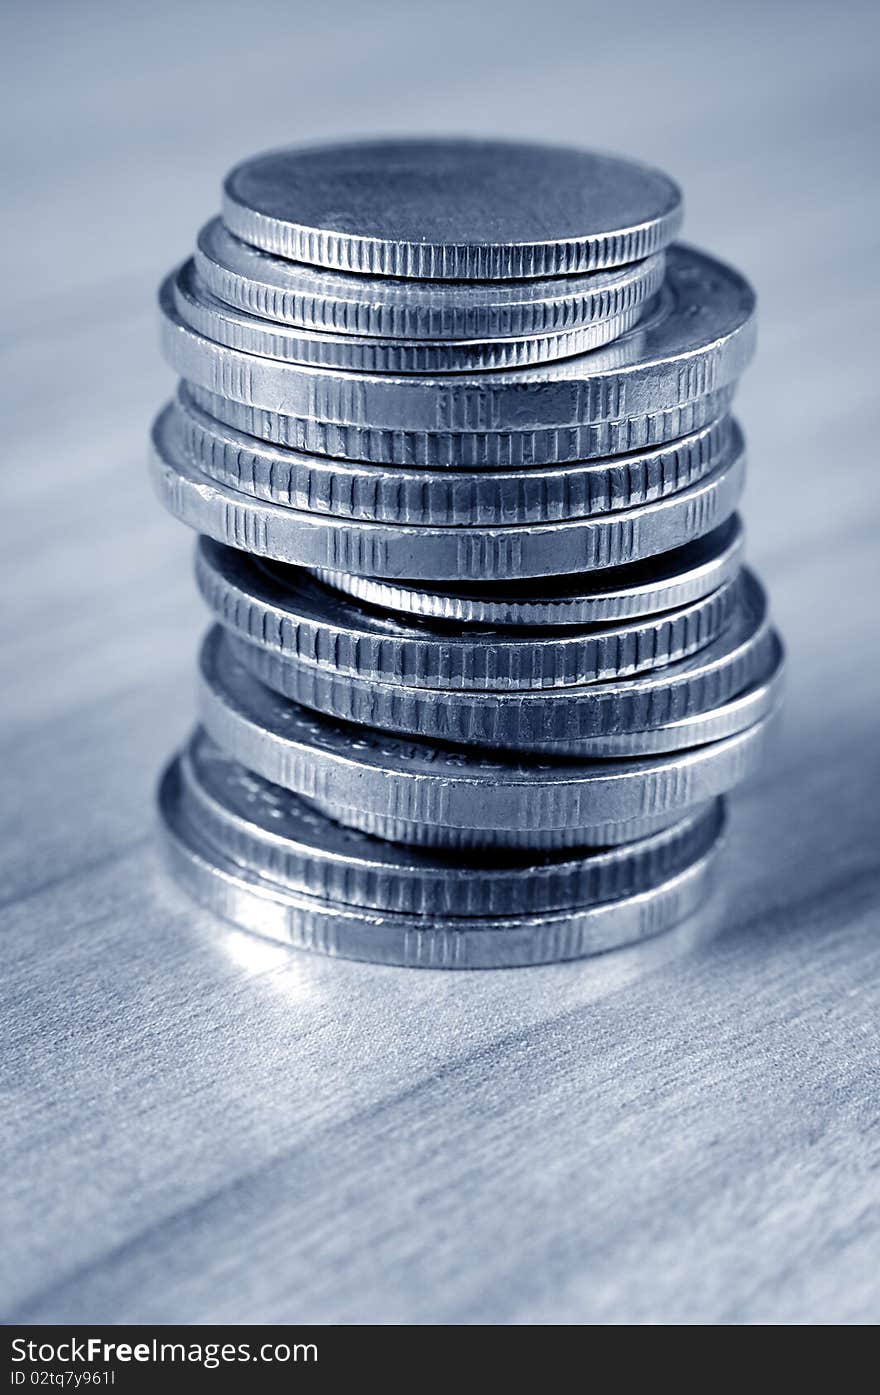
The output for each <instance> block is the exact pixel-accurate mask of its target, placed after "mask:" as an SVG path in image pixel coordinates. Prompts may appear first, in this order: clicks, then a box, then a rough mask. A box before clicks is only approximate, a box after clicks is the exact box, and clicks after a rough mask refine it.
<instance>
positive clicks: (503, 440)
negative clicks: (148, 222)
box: [184, 336, 736, 478]
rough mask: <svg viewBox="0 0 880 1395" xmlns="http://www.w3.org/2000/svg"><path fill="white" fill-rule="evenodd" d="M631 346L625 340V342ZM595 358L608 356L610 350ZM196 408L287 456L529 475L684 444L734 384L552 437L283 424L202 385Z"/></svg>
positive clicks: (725, 402)
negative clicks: (288, 453)
mask: <svg viewBox="0 0 880 1395" xmlns="http://www.w3.org/2000/svg"><path fill="white" fill-rule="evenodd" d="M624 338H626V336H624ZM595 353H596V354H599V353H602V354H605V353H607V350H606V349H601V350H598V349H597V350H596V351H595ZM184 386H185V390H186V391H187V392H188V394H189V395H190V397H191V398H192V400H193V401H194V402H197V403H198V405H199V406H200V407H201V408H202V409H203V410H204V411H205V412H207V413H209V414H210V415H211V416H212V417H214V418H215V419H216V420H217V421H220V422H223V423H224V424H225V425H227V426H232V427H235V428H236V429H237V430H239V431H242V432H244V433H246V434H247V435H250V436H256V437H258V438H259V439H260V440H261V441H266V442H268V443H270V444H272V445H277V446H283V447H285V448H286V449H288V450H297V451H303V452H305V453H307V454H310V455H325V456H327V457H328V458H330V459H332V460H333V462H334V464H336V463H337V462H338V461H340V460H348V461H351V462H353V461H358V460H359V461H362V462H363V463H365V464H368V463H373V464H376V463H378V464H385V465H386V466H394V465H401V466H408V467H412V468H415V469H419V470H421V469H425V470H450V471H455V472H456V473H457V475H458V476H459V478H460V477H461V476H462V474H463V473H464V472H465V471H466V470H481V471H486V470H495V469H497V470H530V469H532V468H537V469H540V468H546V467H547V466H551V465H554V464H556V465H560V466H561V465H568V464H573V463H577V462H579V461H580V462H583V461H584V460H599V459H602V460H604V459H606V458H607V457H612V456H621V455H626V454H628V453H630V452H632V451H641V450H645V449H650V448H652V447H654V446H658V445H666V444H670V443H678V442H679V441H680V440H681V438H682V437H684V436H689V435H691V434H693V433H694V432H696V431H700V430H702V428H703V427H704V426H708V425H709V423H710V422H714V421H717V420H718V418H719V417H723V416H724V414H725V413H726V412H728V411H729V410H730V405H731V403H732V401H733V398H734V393H735V390H736V382H735V381H734V382H732V383H728V384H726V386H724V387H722V388H718V389H717V391H715V392H707V393H705V394H704V395H702V396H700V397H697V398H695V399H694V401H693V402H685V403H682V404H680V405H679V406H677V407H673V408H669V409H668V410H665V411H659V412H649V413H647V414H644V415H641V416H639V415H635V416H625V417H622V418H620V419H618V420H615V421H604V422H599V423H593V424H592V425H590V426H583V427H575V426H572V427H554V428H552V429H551V430H547V431H497V430H491V431H482V430H480V431H471V432H469V433H463V432H460V431H459V432H437V433H430V434H421V435H419V434H415V435H414V434H413V433H411V432H397V433H395V434H394V439H393V440H392V439H391V438H390V437H389V435H388V433H387V432H383V431H371V430H370V429H369V428H361V427H353V426H340V425H339V424H338V423H336V422H332V421H327V420H324V419H321V418H318V419H313V418H310V417H297V416H284V415H282V414H280V413H278V412H267V411H263V410H262V409H261V408H258V407H248V406H246V405H245V404H244V403H242V402H236V401H235V400H234V399H233V398H231V397H225V396H223V395H222V394H221V393H215V392H209V391H207V390H206V389H205V388H202V387H199V385H198V383H192V382H186V383H185V384H184Z"/></svg>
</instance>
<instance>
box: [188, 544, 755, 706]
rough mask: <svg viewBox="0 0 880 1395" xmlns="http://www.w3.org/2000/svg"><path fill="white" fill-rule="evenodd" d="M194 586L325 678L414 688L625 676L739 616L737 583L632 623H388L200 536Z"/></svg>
mask: <svg viewBox="0 0 880 1395" xmlns="http://www.w3.org/2000/svg"><path fill="white" fill-rule="evenodd" d="M196 583H197V585H198V587H199V590H200V592H201V594H202V598H203V600H204V601H205V603H206V604H207V605H208V607H209V608H210V610H211V611H212V612H213V614H214V616H215V618H216V619H217V620H219V621H220V623H221V624H223V625H225V626H226V628H227V629H229V630H231V631H232V632H233V633H235V634H236V635H238V636H240V637H241V638H242V639H246V640H250V641H252V642H253V643H254V644H259V645H261V646H262V647H264V648H266V649H270V650H272V651H273V652H276V653H278V654H280V655H281V656H282V657H284V658H289V659H292V660H295V661H296V662H297V663H306V664H318V665H320V666H321V668H322V670H323V671H324V672H325V673H328V674H332V673H338V674H351V675H352V676H353V677H356V678H359V679H366V680H372V679H377V680H378V681H380V682H387V683H390V684H403V685H404V686H409V685H412V686H414V687H418V688H426V689H439V688H455V689H476V690H480V689H482V690H488V691H492V692H497V691H515V690H518V689H528V690H530V691H535V690H538V689H542V688H556V687H563V686H573V685H576V684H584V683H594V682H597V681H599V680H604V679H611V678H622V677H626V676H628V675H630V674H634V673H641V672H644V671H645V670H646V669H653V668H656V667H658V665H661V664H668V663H671V662H673V661H674V660H676V659H681V658H684V657H686V656H687V655H688V654H693V653H695V652H696V651H697V650H699V649H703V648H705V646H706V645H707V644H709V643H711V641H712V640H714V639H717V638H718V636H719V635H720V634H721V633H722V632H723V630H724V628H725V626H726V625H727V624H728V622H729V621H730V619H731V617H732V615H733V614H734V611H735V609H736V604H737V599H738V594H739V586H738V578H733V579H731V580H730V581H728V582H726V583H725V584H724V585H722V586H720V587H718V588H717V589H716V590H715V591H713V592H711V593H710V594H709V595H708V596H703V597H701V598H700V599H699V600H696V601H692V602H691V603H690V604H689V605H686V606H681V607H680V608H679V609H678V610H674V611H665V612H663V613H662V614H660V615H650V616H646V617H640V618H639V619H636V620H631V621H629V622H628V623H626V624H622V625H616V626H614V625H612V626H601V627H594V628H592V629H574V630H573V629H569V628H565V629H562V630H560V629H559V628H558V627H557V628H549V629H546V630H541V629H536V628H530V629H525V630H522V631H517V632H514V633H512V632H510V631H508V632H507V633H504V632H502V633H499V632H498V631H497V630H494V629H488V630H486V629H478V628H470V629H464V628H462V627H459V626H450V625H448V624H445V623H444V622H442V621H439V622H433V623H432V622H431V621H426V620H419V619H407V618H406V617H400V618H399V619H398V618H396V617H394V616H389V615H386V614H385V613H383V612H382V611H381V610H372V609H370V608H368V607H364V606H362V605H360V604H359V603H358V602H357V601H355V600H353V599H350V598H349V597H347V596H344V595H343V594H342V593H341V592H338V591H332V590H330V589H329V588H328V587H326V586H324V585H322V584H321V582H319V581H317V580H316V579H315V578H314V577H313V576H311V575H310V573H309V572H307V571H304V570H303V569H302V568H298V567H284V566H282V565H280V564H274V565H273V564H270V563H266V562H261V561H259V560H258V559H256V558H251V557H250V556H248V554H247V553H244V552H239V551H236V550H235V549H233V548H230V547H225V546H223V545H222V544H220V543H216V542H214V541H213V540H212V539H210V538H201V539H200V541H199V544H198V546H197V548H196Z"/></svg>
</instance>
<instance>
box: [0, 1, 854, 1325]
mask: <svg viewBox="0 0 880 1395" xmlns="http://www.w3.org/2000/svg"><path fill="white" fill-rule="evenodd" d="M5 25H6V29H7V35H6V39H5V41H4V45H3V48H4V53H5V67H6V69H7V72H6V74H5V76H4V79H3V90H4V92H5V94H6V96H7V98H8V99H9V103H10V111H11V115H10V117H9V118H8V119H7V122H5V123H4V127H5V130H4V140H5V141H6V142H7V145H8V150H7V160H6V166H5V167H6V170H7V174H6V177H5V180H4V192H5V194H6V195H7V205H8V209H9V217H8V223H9V225H10V226H11V230H12V239H13V241H12V247H11V249H9V250H8V251H7V263H6V266H7V276H6V277H4V282H5V291H6V307H5V313H4V316H3V321H2V335H3V341H4V369H3V388H4V392H5V395H6V403H5V406H6V410H5V412H4V423H5V425H4V443H5V445H6V447H7V452H6V454H7V458H6V462H5V468H4V471H3V500H4V510H3V516H4V518H5V519H6V531H5V535H4V547H3V567H4V578H3V590H4V595H5V600H6V602H7V603H6V605H4V606H3V608H2V619H0V624H2V653H3V659H4V678H3V696H4V706H3V731H2V773H3V792H4V799H3V805H2V820H3V838H2V842H0V871H2V879H0V894H2V900H3V903H4V904H3V910H2V922H3V923H2V935H3V946H4V969H5V972H4V974H3V979H2V987H0V995H2V1004H3V1037H2V1043H3V1044H2V1103H3V1107H2V1125H0V1127H2V1145H0V1146H2V1162H3V1180H2V1212H3V1214H2V1218H0V1224H2V1233H3V1236H4V1241H3V1246H2V1257H0V1271H2V1272H0V1281H2V1300H0V1313H2V1316H3V1318H4V1319H5V1320H7V1321H12V1322H25V1323H27V1322H36V1321H43V1320H48V1321H66V1322H69V1321H86V1320H88V1321H90V1322H95V1321H106V1322H114V1323H115V1322H128V1321H139V1320H143V1321H166V1322H167V1321H175V1320H177V1321H183V1322H209V1321H215V1320H216V1321H228V1322H236V1321H274V1320H290V1321H296V1320H315V1321H320V1322H330V1323H339V1322H342V1323H352V1322H355V1323H357V1322H391V1323H410V1322H415V1323H443V1322H453V1323H458V1322H490V1323H554V1322H562V1323H571V1322H602V1323H605V1322H608V1323H637V1322H664V1323H704V1322H705V1323H743V1322H745V1323H748V1322H773V1323H822V1322H830V1323H850V1322H865V1321H874V1320H876V1319H877V1318H878V1317H880V1291H878V1290H880V1185H878V1166H880V1138H878V1127H877V1120H878V1075H877V1067H878V1056H880V1052H878V1039H877V1020H878V1005H880V981H878V970H880V936H878V930H880V923H878V922H880V915H878V885H880V837H878V835H880V809H878V798H877V790H878V776H880V769H878V765H880V760H878V686H880V685H878V633H877V621H876V617H877V610H878V582H880V575H878V571H880V569H878V542H877V536H878V526H880V487H878V470H880V462H878V459H877V446H876V442H877V431H876V424H875V420H874V416H873V413H874V412H875V411H876V398H875V393H874V389H875V381H876V371H877V361H876V344H877V334H876V329H875V324H876V317H877V316H878V313H880V297H878V278H877V264H878V263H877V259H878V246H877V227H878V220H880V209H878V198H877V184H876V171H875V161H876V149H877V140H878V129H877V114H878V105H877V86H876V75H875V73H874V71H873V70H874V68H875V64H876V40H877V28H878V26H877V21H876V15H872V10H871V7H870V6H869V5H865V6H861V5H857V4H844V5H842V6H831V5H827V4H821V5H813V4H809V3H807V4H802V5H801V4H799V5H797V6H795V5H791V6H789V5H767V4H766V3H757V0H746V3H741V4H739V5H736V6H724V7H721V6H711V5H696V4H693V3H677V4H672V5H661V6H655V5H654V4H649V3H647V0H645V2H644V3H637V4H632V3H629V0H622V3H621V4H618V5H616V6H614V7H612V8H611V9H610V10H609V9H608V7H606V6H598V5H591V4H587V5H583V4H580V3H574V0H572V3H571V4H570V5H568V6H566V5H563V4H560V3H552V2H551V3H550V4H549V5H545V6H541V7H539V8H537V9H536V7H535V6H534V4H533V3H521V0H514V3H503V4H502V3H501V0H496V2H495V3H493V4H491V5H488V6H487V5H473V4H470V3H465V0H447V3H446V4H444V5H443V6H442V7H441V8H439V9H438V8H437V7H436V6H430V7H429V6H424V7H420V6H419V5H417V4H416V5H413V4H409V3H403V0H401V2H400V3H395V4H391V5H380V6H378V7H373V6H363V7H361V6H357V5H355V4H354V3H353V2H352V3H350V4H348V5H347V7H346V4H342V5H340V4H337V5H336V6H334V7H324V6H317V7H316V6H306V5H304V4H303V5H293V4H282V3H280V0H279V2H278V3H270V0H252V3H251V4H250V5H248V6H244V5H240V4H239V5H232V4H228V3H214V4H211V5H208V4H191V5H189V6H186V5H184V6H179V5H177V4H172V3H170V0H161V3H154V4H152V5H150V6H137V7H135V6H129V7H125V6H118V5H113V4H110V3H107V4H106V5H96V4H91V3H85V4H82V3H78V4H77V5H65V4H61V3H58V4H57V5H51V4H48V5H41V6H29V5H27V4H24V3H20V4H17V5H15V4H12V5H7V7H6V17H5ZM395 130H400V131H413V132H419V131H432V130H433V131H436V130H440V131H486V132H501V133H505V134H511V135H534V136H536V137H541V138H545V137H546V138H557V139H563V140H566V141H571V142H580V143H586V144H593V145H596V146H598V147H599V148H607V149H616V150H620V151H624V152H628V153H631V154H634V155H638V156H641V157H642V158H644V159H646V160H649V161H652V162H655V163H657V164H659V165H661V166H664V167H666V168H668V169H669V170H670V171H671V172H672V173H673V174H674V175H676V176H677V177H678V178H679V180H680V181H681V183H682V184H683V186H684V188H685V191H686V196H687V201H688V218H687V223H686V234H687V236H688V238H689V239H690V240H692V241H694V242H696V243H699V244H701V245H704V246H707V247H708V248H710V249H711V250H713V251H714V252H716V253H717V254H718V255H720V256H723V257H726V258H728V259H729V260H731V261H733V262H734V263H736V264H737V265H739V266H741V267H742V268H743V270H744V271H746V273H747V274H748V275H750V276H751V277H752V279H753V280H754V281H755V283H756V284H757V287H758V290H759V294H760V300H761V347H760V353H759V357H758V360H757V362H756V364H755V366H754V367H753V368H752V369H751V371H750V372H749V374H748V377H747V380H746V382H745V383H744V385H743V389H742V392H741V394H740V397H739V403H738V410H739V414H740V417H741V419H742V420H743V422H744V425H745V428H746V432H747V436H748V439H749V444H750V468H751V474H750V482H749V486H748V490H747V497H746V502H745V515H746V520H747V526H748V535H749V548H750V558H751V560H752V562H753V563H754V564H755V565H756V566H757V568H758V570H759V571H760V573H761V575H762V576H763V578H764V580H765V581H766V583H767V584H768V586H769V589H770V594H771V597H772V603H773V609H774V612H775V615H776V617H777V620H778V623H779V626H780V628H781V630H782V632H783V634H784V636H785V638H786V640H787V643H788V648H789V653H790V671H789V691H788V701H787V717H786V721H785V724H784V727H783V730H782V732H781V735H780V739H779V741H778V743H777V746H776V749H775V752H774V754H773V758H772V760H770V761H769V762H768V764H767V766H766V768H765V769H764V770H763V771H762V773H761V775H760V777H759V778H757V779H753V780H752V781H751V782H750V784H749V785H748V786H747V787H745V788H743V789H742V790H741V792H740V793H739V794H738V795H737V796H736V797H735V799H734V801H733V804H732V818H731V831H730V836H729V842H728V846H727V849H726V852H725V854H724V877H723V882H724V888H723V891H722V892H721V893H719V894H718V895H717V896H716V897H715V898H714V899H713V901H712V902H711V904H710V905H709V907H708V908H707V909H706V911H705V913H703V914H701V915H700V916H699V917H697V918H696V920H695V921H693V922H691V923H689V924H687V925H685V926H683V927H681V929H680V930H678V931H676V932H674V933H673V934H671V935H669V936H667V937H665V938H660V939H658V940H656V941H654V942H651V943H649V944H646V945H644V946H641V947H639V948H637V949H633V950H631V951H624V952H620V953H616V954H611V955H607V956H605V957H603V958H600V959H596V960H593V961H584V962H581V963H576V964H566V965H560V966H556V967H550V968H541V969H531V970H521V971H511V972H498V973H475V974H443V973H420V972H415V971H406V970H396V969H385V968H373V967H369V966H365V965H360V964H353V963H344V962H333V961H328V960H323V959H320V958H317V957H314V958H313V957H309V956H307V955H304V954H298V953H295V952H292V951H286V950H285V949H283V948H282V947H279V946H275V945H273V944H271V943H268V942H262V941H260V940H259V939H257V938H253V937H250V936H248V935H247V934H245V933H242V932H239V931H236V930H235V929H233V928H230V927H228V926H226V925H224V924H223V923H221V922H219V921H218V920H216V919H214V918H213V917H212V916H211V915H209V914H207V913H206V912H203V911H201V910H199V909H197V908H195V907H194V906H193V905H192V904H191V903H190V902H189V900H188V899H187V898H186V896H185V895H183V894H182V893H181V892H180V891H179V890H178V889H177V888H176V887H175V886H174V885H173V884H171V883H170V882H169V880H168V879H167V878H166V876H165V874H164V872H163V870H162V867H161V864H160V861H159V858H158V855H157V850H156V841H155V828H154V807H153V791H154V785H155V781H156V777H157V774H158V772H159V769H160V766H161V765H162V763H163V761H164V760H165V759H166V758H167V757H168V755H169V754H170V753H171V751H172V750H173V748H174V747H175V745H176V744H177V743H179V742H180V741H181V739H182V738H183V736H184V735H185V733H186V731H187V729H188V727H189V725H190V723H191V721H192V710H193V700H192V689H193V668H194V659H195V652H196V644H197V638H198V635H199V632H200V629H201V628H202V627H203V625H204V623H205V619H204V615H203V614H202V612H201V610H200V606H199V604H198V603H197V600H196V597H195V593H194V588H193V585H192V582H191V576H190V566H191V539H189V538H188V537H187V536H186V534H185V533H184V530H183V529H182V528H180V527H179V526H178V525H176V524H174V523H173V522H172V521H171V520H170V519H168V518H166V517H165V516H164V515H163V514H162V512H161V511H160V509H159V507H158V505H157V504H156V503H155V502H154V500H153V498H152V497H151V494H150V489H149V485H148V482H147V479H146V471H145V463H144V462H145V454H146V446H145V442H146V436H147V430H148V426H149V421H150V417H151V415H152V413H153V412H154V411H155V410H156V409H157V408H158V407H159V405H160V404H161V402H162V400H163V398H164V397H166V396H167V395H168V394H169V391H170V388H171V377H170V374H169V373H168V371H167V370H166V369H165V368H164V367H163V365H162V364H161V362H160V359H159V354H158V350H157V347H156V333H155V325H154V307H153V293H154V288H155V286H156V284H157V283H158V281H159V278H160V276H161V275H162V274H163V273H164V271H165V270H166V269H167V268H168V267H169V266H170V265H171V264H172V263H173V262H174V261H175V260H177V259H180V258H181V257H182V256H184V255H185V254H186V253H187V250H188V249H189V248H190V246H191V244H192V242H193V238H194V235H195V232H196V229H197V227H198V226H199V225H200V223H201V222H202V221H204V220H206V219H207V217H208V216H209V215H211V214H212V213H213V212H214V211H215V209H216V206H217V198H218V194H217V191H218V184H219V180H220V177H221V175H222V173H223V171H224V169H225V168H226V167H227V166H228V165H230V164H231V163H232V162H233V161H234V160H235V159H237V158H239V157H240V156H242V155H243V154H245V153H247V152H249V151H253V150H258V149H260V148H263V147H266V146H270V145H273V144H279V143H283V142H284V141H286V140H311V139H318V138H321V137H323V136H328V137H332V136H336V135H341V134H350V133H357V132H361V131H368V132H387V131H395ZM872 398H874V400H872Z"/></svg>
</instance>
